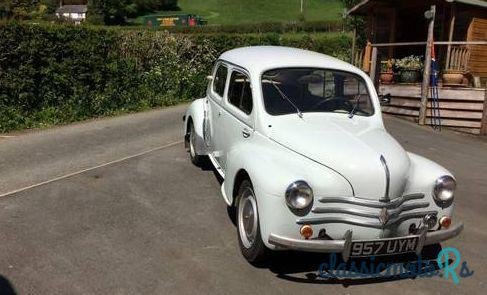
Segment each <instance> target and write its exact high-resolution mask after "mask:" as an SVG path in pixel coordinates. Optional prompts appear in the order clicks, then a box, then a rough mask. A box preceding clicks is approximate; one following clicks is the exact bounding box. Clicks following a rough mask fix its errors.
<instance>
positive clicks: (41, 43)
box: [0, 23, 350, 132]
mask: <svg viewBox="0 0 487 295" xmlns="http://www.w3.org/2000/svg"><path fill="white" fill-rule="evenodd" d="M261 44H267V45H286V46H293V47H300V48H307V49H310V50H314V51H318V52H323V53H327V54H330V55H334V56H337V57H340V58H347V56H348V52H349V48H350V36H349V35H348V34H341V33H319V34H305V33H300V34H277V33H265V34H171V33H169V32H165V31H151V30H126V29H117V28H103V27H90V26H61V25H29V24H26V23H0V132H6V131H10V130H14V129H23V128H33V127H42V126H46V125H53V124H61V123H67V122H72V121H76V120H82V119H86V118H91V117H98V116H106V115H112V114H117V113H123V112H131V111H138V110H143V109H148V108H151V107H158V106H164V105H172V104H176V103H178V102H181V101H188V100H190V99H192V98H195V97H199V96H201V95H203V94H204V91H205V88H206V81H205V76H206V75H207V74H208V73H209V71H210V69H211V65H212V63H213V61H214V60H215V59H216V58H217V57H218V55H219V54H220V53H222V52H223V51H226V50H228V49H232V48H235V47H241V46H248V45H261Z"/></svg>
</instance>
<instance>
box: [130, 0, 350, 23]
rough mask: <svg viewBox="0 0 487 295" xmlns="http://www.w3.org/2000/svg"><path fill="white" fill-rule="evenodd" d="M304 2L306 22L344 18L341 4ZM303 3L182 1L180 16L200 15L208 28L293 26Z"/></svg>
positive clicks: (317, 0)
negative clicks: (270, 25) (265, 23)
mask: <svg viewBox="0 0 487 295" xmlns="http://www.w3.org/2000/svg"><path fill="white" fill-rule="evenodd" d="M304 1H305V20H307V21H317V20H337V19H340V18H341V17H342V13H343V8H344V6H343V4H342V2H341V1H340V0H304ZM300 3H301V2H300V0H267V1H266V0H179V1H178V5H179V7H180V8H181V11H178V12H177V13H194V14H199V15H201V16H202V17H203V18H204V19H206V20H208V24H209V25H230V24H242V23H260V22H290V21H297V20H299V18H300V5H301V4H300ZM166 13H170V12H167V11H166V12H164V14H166ZM137 22H139V23H141V22H142V21H141V20H140V19H139V20H138V21H137Z"/></svg>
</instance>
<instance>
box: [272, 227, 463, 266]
mask: <svg viewBox="0 0 487 295" xmlns="http://www.w3.org/2000/svg"><path fill="white" fill-rule="evenodd" d="M462 230H463V224H462V223H460V224H457V225H455V226H453V227H451V228H449V229H445V230H437V231H432V232H428V231H427V230H426V229H423V230H422V232H421V234H419V246H418V248H417V250H416V254H419V253H421V250H423V246H425V245H431V244H436V243H439V242H442V241H445V240H448V239H451V238H453V237H456V236H457V235H458V234H459V233H460V232H461V231H462ZM404 238H407V236H405V237H404ZM269 244H271V245H274V246H276V248H278V249H289V250H298V251H307V252H322V253H340V252H341V253H342V256H343V260H345V261H347V260H348V258H349V255H350V246H351V244H352V231H350V230H349V231H347V232H346V233H345V235H344V237H343V239H342V240H298V239H291V238H287V237H282V236H278V235H275V234H272V233H271V234H270V235H269Z"/></svg>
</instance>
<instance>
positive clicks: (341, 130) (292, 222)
mask: <svg viewBox="0 0 487 295" xmlns="http://www.w3.org/2000/svg"><path fill="white" fill-rule="evenodd" d="M208 79H209V83H208V89H207V95H206V97H204V98H201V99H197V100H195V101H193V102H192V104H191V105H190V106H189V108H188V110H187V112H186V114H185V116H184V133H185V142H186V148H187V150H188V152H189V154H190V157H191V160H192V162H193V163H195V164H197V165H198V164H201V162H202V161H203V160H205V158H206V157H208V158H209V160H210V161H211V163H212V164H213V165H214V167H215V169H216V170H217V171H218V173H219V174H221V176H222V177H223V179H224V182H223V184H222V187H221V193H222V195H223V199H224V200H225V202H226V203H227V204H228V206H232V207H234V208H235V209H236V213H237V214H236V221H237V229H238V230H237V232H238V238H239V244H240V248H241V250H242V253H243V255H244V256H245V258H246V259H247V260H249V261H250V262H257V261H260V260H262V259H263V258H264V257H265V256H266V253H267V252H268V250H269V249H271V250H281V249H291V250H301V251H313V252H338V253H342V256H343V259H344V260H347V259H349V258H350V257H363V256H372V255H393V254H400V253H405V252H416V253H417V254H419V253H420V252H421V250H422V249H423V246H425V245H430V244H437V243H439V242H441V241H444V240H447V239H450V238H452V237H455V236H456V235H458V234H459V233H460V232H461V231H462V229H463V225H462V224H455V225H452V224H451V223H452V212H453V199H454V191H455V186H456V183H455V179H454V178H453V176H452V175H451V173H450V172H448V171H447V170H446V169H445V168H443V167H441V166H439V165H438V164H436V163H434V162H432V161H430V160H428V159H425V158H423V157H421V156H418V155H416V154H413V153H409V152H406V151H405V150H404V149H403V148H402V147H401V146H400V145H399V144H398V143H397V141H396V140H394V138H392V136H391V135H389V133H387V131H386V130H385V128H384V124H383V122H382V117H381V109H380V101H381V100H384V101H385V100H386V99H385V98H384V97H381V99H379V97H378V95H377V93H376V90H375V88H374V85H373V83H372V81H371V80H370V78H369V77H368V76H367V75H366V74H365V73H363V72H362V71H361V70H359V69H357V68H356V67H354V66H352V65H350V64H348V63H346V62H343V61H340V60H338V59H335V58H332V57H329V56H326V55H323V54H319V53H315V52H311V51H305V50H300V49H295V48H286V47H273V46H262V47H246V48H238V49H234V50H230V51H228V52H225V53H224V54H222V55H221V56H220V58H219V59H218V61H217V62H216V64H215V66H214V69H213V73H212V75H211V76H209V77H208Z"/></svg>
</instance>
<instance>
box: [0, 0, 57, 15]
mask: <svg viewBox="0 0 487 295" xmlns="http://www.w3.org/2000/svg"><path fill="white" fill-rule="evenodd" d="M57 3H58V2H57V0H0V18H15V19H39V18H43V17H45V16H46V15H47V14H49V13H53V12H54V10H55V7H56V5H57Z"/></svg>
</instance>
